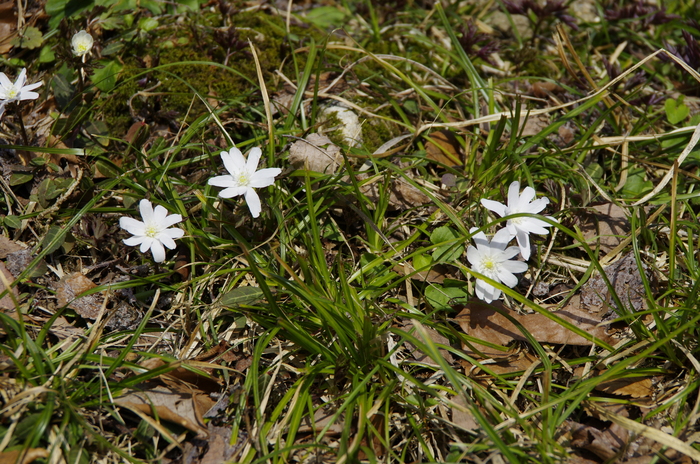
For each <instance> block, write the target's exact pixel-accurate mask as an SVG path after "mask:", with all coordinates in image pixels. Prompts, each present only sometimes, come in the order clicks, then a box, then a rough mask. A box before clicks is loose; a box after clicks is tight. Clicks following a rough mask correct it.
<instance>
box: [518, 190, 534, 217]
mask: <svg viewBox="0 0 700 464" xmlns="http://www.w3.org/2000/svg"><path fill="white" fill-rule="evenodd" d="M536 194H537V192H535V189H534V188H532V187H525V188H524V189H523V194H522V195H520V208H519V209H520V211H522V210H523V209H525V208H526V207H527V205H528V204H529V203H530V201H532V199H533V198H535V195H536Z"/></svg>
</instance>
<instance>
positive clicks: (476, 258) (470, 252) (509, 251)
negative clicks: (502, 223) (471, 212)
mask: <svg viewBox="0 0 700 464" xmlns="http://www.w3.org/2000/svg"><path fill="white" fill-rule="evenodd" d="M476 230H478V228H477V227H473V228H472V229H471V230H470V232H471V233H472V234H474V235H472V239H474V243H476V247H474V246H471V245H470V246H469V248H467V259H468V260H469V263H471V268H472V270H474V271H476V272H478V273H479V274H483V275H485V276H486V277H488V278H490V279H492V280H495V281H496V282H501V283H502V284H504V285H506V286H508V287H511V288H512V287H515V286H516V285H517V284H518V278H517V277H515V275H513V274H514V273H519V272H525V271H527V264H526V263H524V262H522V261H511V259H512V258H513V257H515V256H517V254H518V252H519V250H518V247H516V246H512V247H508V248H506V246H507V245H508V242H510V240H511V239H512V238H513V237H512V236H511V235H510V233H509V232H508V230H506V229H501V230H499V231H498V232H496V235H494V236H493V238H492V239H491V241H489V239H488V238H486V234H484V233H483V232H477V233H474V231H476ZM475 289H476V296H477V297H479V299H481V300H483V301H485V302H487V303H491V302H492V301H494V300H497V299H498V298H500V296H501V291H500V290H499V289H497V288H496V287H494V286H493V285H491V284H489V283H487V282H485V281H483V280H481V279H477V280H476V286H475Z"/></svg>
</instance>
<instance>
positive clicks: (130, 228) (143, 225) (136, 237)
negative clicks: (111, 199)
mask: <svg viewBox="0 0 700 464" xmlns="http://www.w3.org/2000/svg"><path fill="white" fill-rule="evenodd" d="M139 211H140V212H141V218H142V219H143V221H137V220H136V219H133V218H130V217H122V218H120V219H119V225H120V226H121V228H122V229H124V230H126V231H127V232H129V233H130V234H132V235H133V237H130V238H127V239H124V243H125V244H126V245H129V246H137V245H141V253H145V252H146V251H148V250H149V249H150V250H151V253H153V260H154V261H155V262H156V263H160V262H163V261H164V260H165V248H163V246H165V247H167V248H169V249H171V250H172V249H174V248H175V239H177V238H180V237H182V236H183V235H185V231H184V230H182V229H180V228H177V227H176V228H172V229H169V228H168V227H170V226H172V225H174V224H177V223H178V222H181V221H182V216H180V215H179V214H170V215H168V210H167V209H165V207H163V206H161V205H157V206H156V207H155V209H153V205H151V202H150V201H148V200H146V199H143V200H141V202H140V203H139Z"/></svg>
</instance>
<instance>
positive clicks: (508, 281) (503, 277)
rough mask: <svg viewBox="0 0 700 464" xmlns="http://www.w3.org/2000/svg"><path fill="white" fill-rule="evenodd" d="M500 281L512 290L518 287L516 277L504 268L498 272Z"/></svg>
mask: <svg viewBox="0 0 700 464" xmlns="http://www.w3.org/2000/svg"><path fill="white" fill-rule="evenodd" d="M498 280H500V281H501V282H503V285H506V286H508V287H510V288H513V287H515V286H516V285H518V278H517V277H515V276H514V275H513V274H512V273H510V272H508V271H507V270H506V269H503V267H501V268H500V269H499V270H498Z"/></svg>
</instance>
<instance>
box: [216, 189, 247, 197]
mask: <svg viewBox="0 0 700 464" xmlns="http://www.w3.org/2000/svg"><path fill="white" fill-rule="evenodd" d="M246 191H247V187H229V188H227V189H223V190H222V191H220V192H219V196H220V197H221V198H233V197H237V196H238V195H243V194H244V193H245V192H246Z"/></svg>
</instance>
